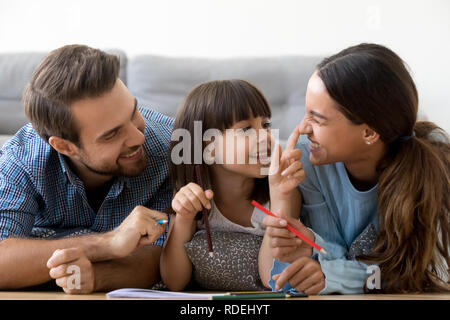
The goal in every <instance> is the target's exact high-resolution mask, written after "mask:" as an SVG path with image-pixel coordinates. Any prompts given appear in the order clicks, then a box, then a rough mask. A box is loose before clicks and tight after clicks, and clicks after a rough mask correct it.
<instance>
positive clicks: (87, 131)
mask: <svg viewBox="0 0 450 320" xmlns="http://www.w3.org/2000/svg"><path fill="white" fill-rule="evenodd" d="M136 104H137V101H136V99H135V98H134V97H133V96H132V95H131V94H130V92H129V91H128V89H127V88H126V86H125V85H124V84H123V82H122V81H121V80H120V79H118V80H117V81H116V84H115V85H114V87H113V89H112V90H111V91H109V92H107V93H106V94H104V95H102V96H100V97H98V98H87V99H83V100H79V101H76V102H75V103H73V104H72V105H71V108H72V113H73V116H74V120H75V123H76V124H77V127H78V130H79V136H80V147H79V148H77V153H78V154H77V157H76V160H77V161H78V163H79V164H81V166H83V167H85V169H87V170H89V171H91V172H93V173H96V174H99V175H103V176H138V175H139V174H140V173H142V171H143V170H144V169H145V167H146V164H147V158H146V154H145V152H144V149H143V147H142V145H143V144H144V141H145V136H144V130H145V121H144V119H143V118H142V115H141V113H140V112H139V110H138V109H137V105H136Z"/></svg>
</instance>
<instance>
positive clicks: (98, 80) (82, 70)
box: [22, 45, 120, 145]
mask: <svg viewBox="0 0 450 320" xmlns="http://www.w3.org/2000/svg"><path fill="white" fill-rule="evenodd" d="M119 67H120V61H119V58H118V57H117V56H115V55H111V54H108V53H106V52H103V51H101V50H98V49H94V48H90V47H88V46H85V45H67V46H64V47H61V48H59V49H56V50H53V51H52V52H50V54H49V55H48V56H46V57H45V58H44V60H43V61H42V62H41V64H40V65H39V66H38V67H37V68H36V70H35V71H34V73H33V76H32V78H31V80H30V82H29V83H28V85H27V87H26V88H25V91H24V94H23V98H22V101H23V105H24V107H25V114H26V115H27V117H28V119H29V120H30V121H31V123H32V125H33V127H34V129H35V130H36V132H37V133H38V134H39V135H40V136H41V137H42V138H43V139H44V140H45V141H47V142H48V139H49V138H50V137H51V136H57V137H60V138H63V139H66V140H69V141H71V142H73V143H75V144H77V145H79V132H78V130H77V125H76V123H75V121H74V119H73V116H72V112H71V109H70V106H71V104H72V103H74V102H75V101H78V100H80V99H84V98H95V97H99V96H101V95H103V94H104V93H106V92H108V91H110V90H111V89H112V88H113V87H114V84H115V83H116V80H117V78H118V76H119Z"/></svg>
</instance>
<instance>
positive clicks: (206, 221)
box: [195, 164, 214, 257]
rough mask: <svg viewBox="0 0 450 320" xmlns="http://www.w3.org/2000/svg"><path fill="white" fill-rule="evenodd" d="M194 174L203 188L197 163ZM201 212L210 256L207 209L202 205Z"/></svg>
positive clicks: (212, 253)
mask: <svg viewBox="0 0 450 320" xmlns="http://www.w3.org/2000/svg"><path fill="white" fill-rule="evenodd" d="M195 175H196V178H197V183H198V184H199V186H200V187H201V188H202V189H203V190H205V187H204V185H203V182H202V175H201V174H200V166H199V165H198V164H197V165H195ZM202 212H203V223H204V224H205V229H206V240H207V241H208V250H209V256H210V257H212V256H214V250H213V245H212V240H211V231H210V230H209V221H208V210H206V208H205V207H203V209H202Z"/></svg>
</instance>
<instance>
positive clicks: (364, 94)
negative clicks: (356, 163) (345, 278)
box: [318, 44, 450, 292]
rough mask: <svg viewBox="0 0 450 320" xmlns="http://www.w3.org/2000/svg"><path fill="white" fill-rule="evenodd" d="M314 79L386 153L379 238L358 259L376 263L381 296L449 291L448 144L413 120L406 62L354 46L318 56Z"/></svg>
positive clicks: (414, 103) (414, 97) (414, 98)
mask: <svg viewBox="0 0 450 320" xmlns="http://www.w3.org/2000/svg"><path fill="white" fill-rule="evenodd" d="M318 75H319V77H320V78H321V79H322V81H323V82H324V84H325V86H326V88H327V91H328V93H329V94H330V96H331V97H332V98H333V99H334V100H335V101H336V102H337V103H338V108H339V109H340V111H341V112H342V113H343V114H344V115H345V116H346V117H347V118H348V119H349V120H350V121H352V122H353V123H355V124H362V123H366V124H367V125H369V126H370V127H371V128H372V129H374V130H375V131H376V132H377V133H378V134H379V135H380V138H381V140H382V141H383V142H384V143H385V144H386V145H387V149H388V151H387V154H386V156H385V157H384V159H383V160H382V161H381V162H380V163H379V164H378V170H379V172H380V177H379V181H378V229H379V234H378V238H377V240H376V243H375V246H374V248H373V249H372V251H371V253H370V254H368V255H366V256H360V257H358V258H359V259H361V260H362V261H364V262H366V263H376V264H378V265H379V267H380V269H381V280H382V291H383V292H423V291H449V290H450V286H449V284H448V282H447V280H445V278H446V277H447V278H448V273H449V270H448V266H450V263H449V244H450V233H449V231H450V230H449V222H450V220H449V210H450V143H449V138H448V135H447V134H446V133H445V131H443V130H442V129H440V128H438V127H437V126H436V125H435V124H434V123H431V122H425V121H416V120H417V111H418V94H417V90H416V86H415V84H414V81H413V80H412V78H411V76H410V74H409V72H408V70H407V68H406V66H405V63H404V62H403V61H402V60H401V59H400V57H399V56H398V55H396V54H395V53H394V52H392V51H391V50H390V49H388V48H386V47H384V46H381V45H376V44H360V45H357V46H353V47H350V48H347V49H345V50H343V51H341V52H339V53H338V54H336V55H333V56H331V57H329V58H326V59H324V60H323V61H322V62H321V63H320V64H319V65H318ZM445 264H446V265H445Z"/></svg>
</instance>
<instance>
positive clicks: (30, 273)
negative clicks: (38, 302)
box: [0, 234, 113, 289]
mask: <svg viewBox="0 0 450 320" xmlns="http://www.w3.org/2000/svg"><path fill="white" fill-rule="evenodd" d="M71 247H78V248H82V249H83V250H84V252H85V253H86V255H87V257H88V258H89V260H91V261H92V262H95V261H102V260H108V259H112V258H113V256H112V253H111V252H109V251H110V250H109V246H108V235H107V234H94V235H86V236H80V237H74V238H64V239H56V240H35V239H18V238H10V239H6V240H3V241H1V242H0V289H6V288H11V289H12V288H23V287H28V286H33V285H37V284H41V283H44V282H47V281H49V280H51V277H50V276H49V269H48V268H47V261H48V259H49V258H50V257H51V256H52V254H53V252H54V251H55V250H57V249H65V248H71Z"/></svg>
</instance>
